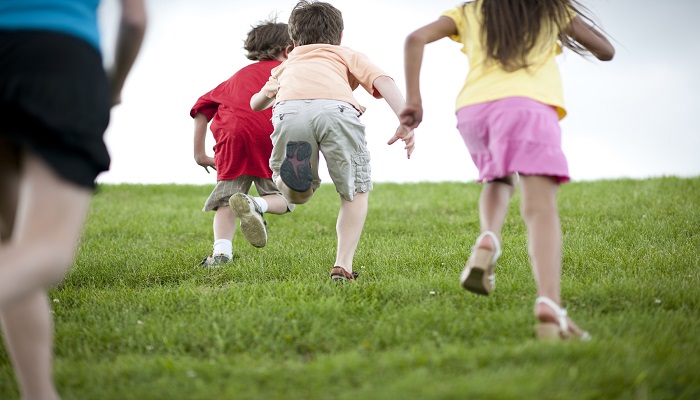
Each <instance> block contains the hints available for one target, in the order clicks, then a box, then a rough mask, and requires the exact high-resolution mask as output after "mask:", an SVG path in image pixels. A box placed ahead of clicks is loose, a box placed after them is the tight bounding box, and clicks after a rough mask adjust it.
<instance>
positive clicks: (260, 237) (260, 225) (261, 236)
mask: <svg viewBox="0 0 700 400" xmlns="http://www.w3.org/2000/svg"><path fill="white" fill-rule="evenodd" d="M229 205H230V206H231V211H233V213H234V214H235V215H236V216H237V217H238V218H240V219H241V232H243V236H245V238H246V240H247V241H248V242H249V243H250V244H252V245H253V246H255V247H265V245H266V244H267V228H266V225H267V223H266V222H265V220H264V219H263V212H262V209H261V208H260V206H259V205H258V203H256V202H255V200H254V199H253V198H252V197H250V196H248V195H247V194H245V193H236V194H234V195H233V196H231V198H230V199H229Z"/></svg>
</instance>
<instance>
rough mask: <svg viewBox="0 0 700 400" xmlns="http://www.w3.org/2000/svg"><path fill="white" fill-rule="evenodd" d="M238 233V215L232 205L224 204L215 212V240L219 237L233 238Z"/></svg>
mask: <svg viewBox="0 0 700 400" xmlns="http://www.w3.org/2000/svg"><path fill="white" fill-rule="evenodd" d="M235 234H236V215H234V214H233V212H232V211H231V207H228V206H222V207H219V208H217V209H216V212H215V213H214V241H217V240H219V239H226V240H231V239H232V238H233V235H235Z"/></svg>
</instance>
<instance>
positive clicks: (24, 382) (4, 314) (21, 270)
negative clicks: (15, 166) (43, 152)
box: [0, 153, 92, 399]
mask: <svg viewBox="0 0 700 400" xmlns="http://www.w3.org/2000/svg"><path fill="white" fill-rule="evenodd" d="M20 157H21V159H22V160H21V165H22V167H21V171H19V174H18V176H19V177H20V179H21V183H20V186H19V187H18V190H19V191H18V194H17V196H16V198H18V199H19V201H18V202H17V208H16V212H15V215H14V219H15V223H14V228H13V229H12V230H11V235H10V236H9V238H7V237H6V238H3V239H4V240H3V242H2V246H0V317H1V319H2V326H3V330H4V333H5V341H6V343H7V348H8V352H9V354H10V357H11V358H12V362H13V365H14V369H15V374H16V376H17V380H18V382H19V385H20V390H21V392H22V396H23V398H24V399H57V398H58V395H57V393H56V390H55V388H54V385H53V380H52V340H53V339H52V331H53V327H52V324H51V314H50V307H49V303H48V302H47V298H46V289H45V288H46V287H47V286H49V285H51V284H54V283H56V282H57V281H58V280H59V279H61V278H62V277H63V275H64V273H65V271H66V269H67V268H68V266H69V265H70V263H71V262H72V259H73V256H74V254H75V249H76V245H77V243H78V239H79V238H80V235H81V233H82V228H83V224H84V222H85V216H86V213H87V210H88V207H89V203H90V197H91V194H92V193H91V191H90V190H89V189H86V188H82V187H78V186H75V185H73V184H71V183H68V182H66V181H64V180H62V179H60V178H59V177H57V176H56V175H55V174H54V173H53V171H52V170H51V169H50V168H49V167H48V166H47V165H46V164H44V162H43V161H41V160H40V159H39V158H37V157H36V156H34V155H32V154H30V153H24V154H23V155H22V156H20ZM7 167H8V165H7V163H6V162H5V161H4V160H3V161H2V162H0V169H1V170H2V174H3V179H1V180H0V185H2V189H3V197H4V196H5V194H7V196H8V198H12V194H11V192H5V190H6V189H7V188H11V187H12V183H10V184H9V185H8V183H7V182H8V181H7V180H6V179H5V174H6V173H7V172H8V171H11V168H10V169H8V168H7ZM10 181H11V180H10ZM7 210H11V207H8V206H7V205H3V207H2V211H1V212H2V213H3V215H2V217H1V218H2V220H3V221H7V220H8V219H12V218H13V217H12V216H11V215H8V214H6V213H7ZM3 235H4V234H3Z"/></svg>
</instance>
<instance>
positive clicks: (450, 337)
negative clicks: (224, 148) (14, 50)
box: [0, 177, 700, 400]
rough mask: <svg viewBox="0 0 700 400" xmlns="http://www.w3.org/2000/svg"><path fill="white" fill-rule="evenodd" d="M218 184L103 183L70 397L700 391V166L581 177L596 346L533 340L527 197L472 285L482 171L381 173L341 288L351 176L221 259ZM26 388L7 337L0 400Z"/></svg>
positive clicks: (576, 204)
mask: <svg viewBox="0 0 700 400" xmlns="http://www.w3.org/2000/svg"><path fill="white" fill-rule="evenodd" d="M210 190H211V187H209V186H185V185H157V186H154V185H103V186H101V187H100V190H99V191H98V193H97V194H96V195H95V197H94V200H93V203H92V208H91V212H90V215H89V219H88V223H87V226H86V229H85V234H84V237H83V240H82V242H81V245H80V249H79V252H78V255H77V258H76V260H75V264H74V266H73V267H72V268H71V270H70V271H69V273H68V275H67V276H66V278H65V280H64V281H63V282H62V283H61V284H60V285H59V286H57V287H56V288H54V289H52V290H51V292H50V296H51V298H52V299H53V303H52V304H53V309H54V313H55V315H54V317H55V322H56V336H55V352H56V360H55V377H56V382H57V385H58V387H59V391H60V392H61V394H62V395H63V398H64V399H119V400H123V399H188V400H191V399H233V398H235V399H285V400H288V399H304V400H306V399H382V400H384V399H388V400H391V399H650V400H652V399H654V400H656V399H697V398H700V321H699V319H700V261H699V260H700V258H699V256H698V254H699V253H700V177H697V178H670V177H669V178H656V179H648V180H611V181H596V182H577V183H569V184H566V185H564V186H562V189H561V191H560V198H559V205H560V214H561V220H562V228H563V232H564V270H563V278H562V292H563V293H562V295H563V298H564V304H565V306H566V307H567V309H568V311H569V313H570V314H571V315H572V317H573V318H574V319H575V320H576V321H577V322H578V323H579V324H580V325H581V326H582V327H584V328H585V329H587V330H588V331H589V332H590V333H591V334H592V335H593V341H592V342H588V343H542V342H538V341H536V340H535V339H534V338H533V330H532V326H533V324H534V322H535V321H534V318H533V316H532V307H533V302H534V297H535V285H534V282H533V278H532V273H531V271H530V266H529V262H528V255H527V250H526V236H525V230H524V226H523V223H522V221H521V220H520V217H519V209H518V204H519V197H518V195H516V196H515V197H514V198H513V203H512V205H511V209H510V213H509V215H508V218H507V222H506V227H505V229H504V231H503V237H504V243H505V246H504V253H503V256H502V257H501V259H500V260H499V264H498V268H497V279H498V286H497V288H496V291H495V292H494V294H493V295H492V296H490V297H483V296H476V295H473V294H471V293H468V292H466V291H464V290H462V289H461V288H460V287H459V284H458V276H459V273H460V272H461V269H462V267H463V265H464V262H465V261H466V259H467V257H468V256H469V252H470V248H471V244H472V242H473V241H474V239H475V237H476V236H477V234H478V212H477V208H476V206H477V199H478V195H479V191H480V186H479V185H476V184H473V183H468V184H465V183H420V184H388V183H383V184H381V183H380V184H376V186H375V190H374V192H372V195H371V196H370V211H369V216H368V219H367V223H366V225H365V230H364V233H363V236H362V238H361V242H360V245H359V249H358V252H357V255H356V258H355V268H356V270H358V271H359V272H360V273H361V276H360V278H359V280H358V281H357V282H356V283H355V284H352V285H340V286H338V285H334V284H332V283H331V282H330V279H329V278H328V272H329V270H330V268H331V267H332V266H333V265H332V264H333V260H334V258H335V242H336V237H335V219H336V216H337V210H338V205H339V200H338V197H337V194H336V193H335V191H334V189H333V187H331V186H327V185H324V186H322V187H321V189H320V190H319V191H318V192H317V193H316V195H315V196H314V198H313V199H312V200H311V202H310V203H308V204H306V205H301V206H298V207H297V209H296V211H295V212H294V213H293V214H287V215H282V216H275V215H268V216H266V218H267V220H268V228H269V236H270V242H269V243H268V245H267V246H266V247H265V248H263V249H256V248H253V247H252V246H250V245H249V244H248V243H247V242H246V241H245V239H244V238H243V237H242V235H240V234H237V235H236V238H235V239H234V252H235V258H234V261H233V262H232V263H230V264H228V265H227V266H226V267H225V268H221V269H214V270H211V269H202V268H199V267H198V266H197V264H198V263H199V261H200V260H201V258H203V257H204V256H205V255H206V254H207V253H208V252H209V250H210V246H211V242H212V232H211V221H212V214H211V213H203V212H201V211H200V210H201V207H202V204H203V202H204V200H205V199H206V196H207V195H208V194H209V192H210ZM17 396H18V393H17V386H16V383H15V381H14V377H13V373H12V369H11V367H10V364H9V360H8V356H7V353H6V350H5V348H4V347H2V346H1V345H0V399H12V398H17Z"/></svg>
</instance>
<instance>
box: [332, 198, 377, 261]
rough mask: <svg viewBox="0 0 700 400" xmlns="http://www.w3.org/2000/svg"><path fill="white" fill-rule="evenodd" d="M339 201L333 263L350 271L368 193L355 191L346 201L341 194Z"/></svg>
mask: <svg viewBox="0 0 700 400" xmlns="http://www.w3.org/2000/svg"><path fill="white" fill-rule="evenodd" d="M340 201H341V203H340V211H339V212H338V222H337V223H336V232H337V234H338V249H337V251H336V256H335V265H336V266H339V267H343V268H344V269H345V270H347V271H348V272H352V261H353V259H354V258H355V250H357V244H358V243H359V242H360V235H361V234H362V228H363V227H364V225H365V219H366V218H367V208H368V204H369V193H362V192H361V193H355V196H354V198H353V201H348V200H346V199H344V198H343V197H342V196H341V197H340Z"/></svg>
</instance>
